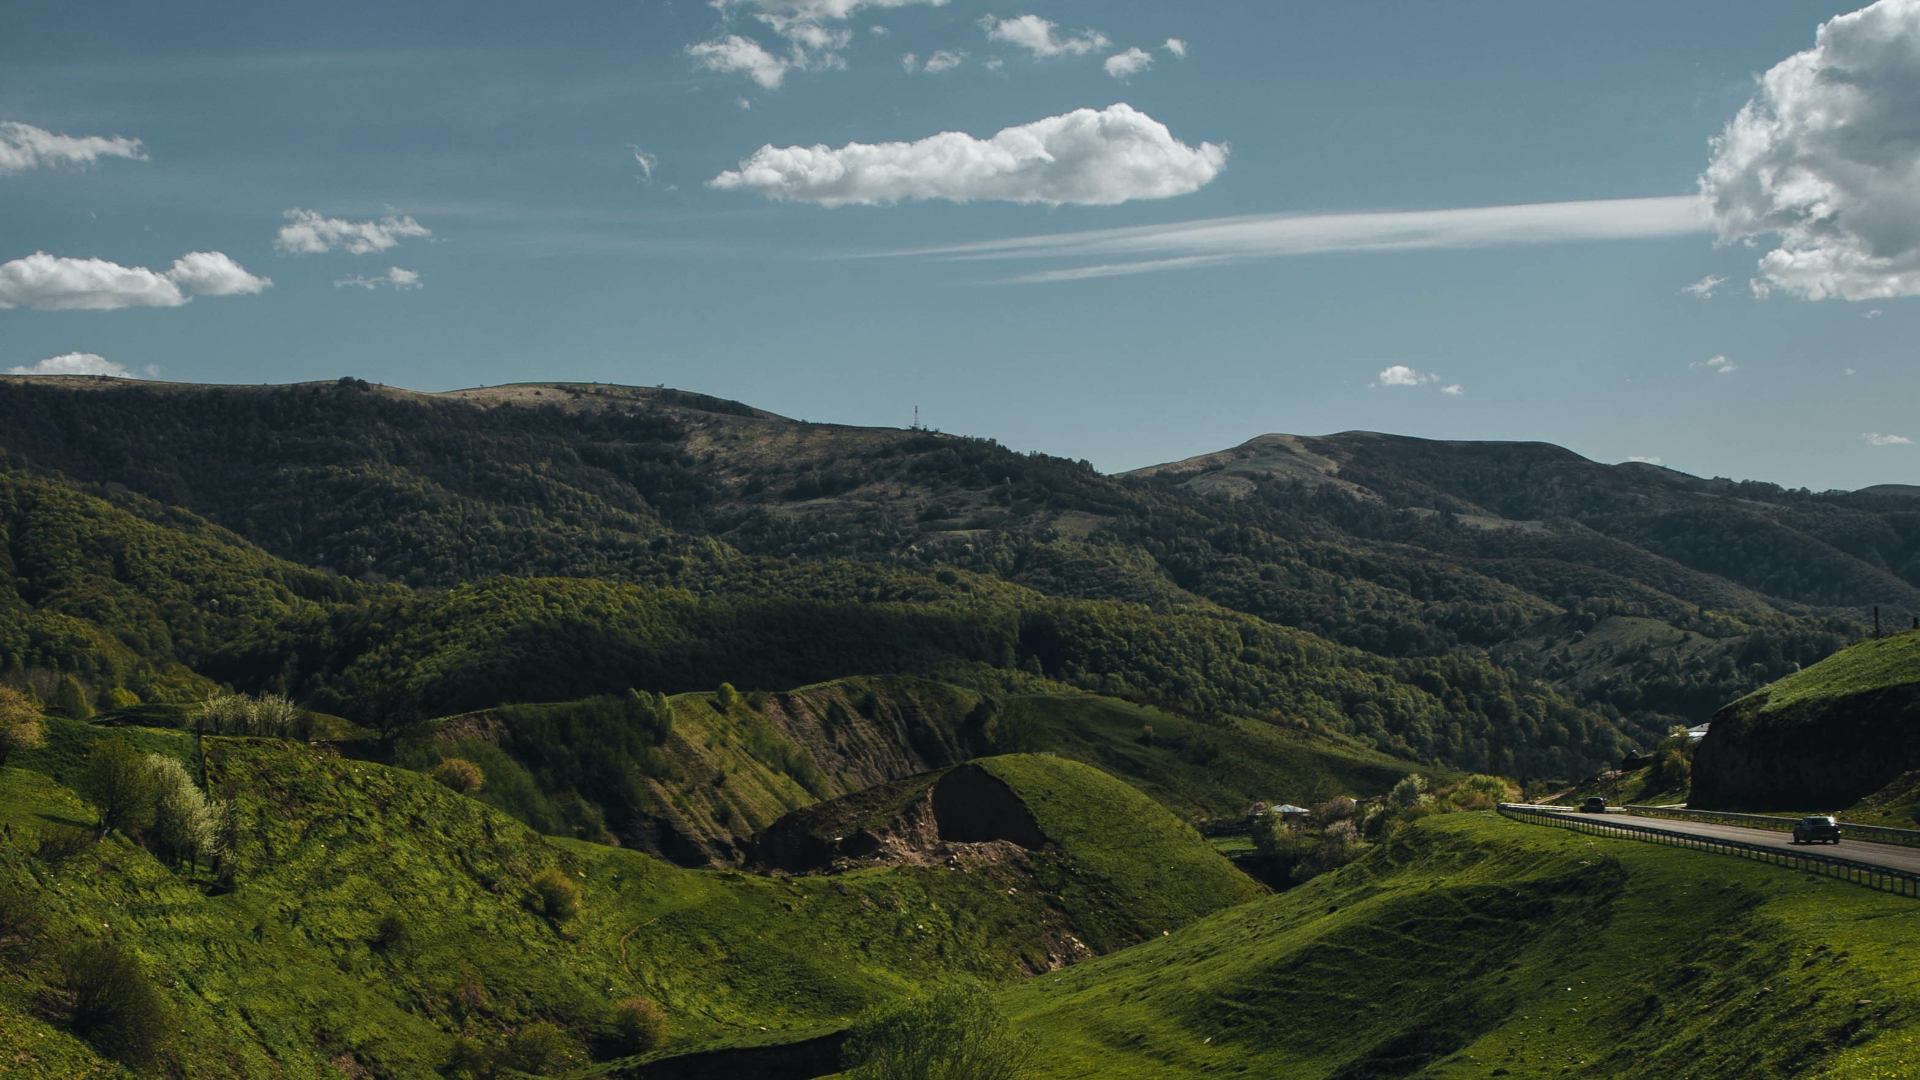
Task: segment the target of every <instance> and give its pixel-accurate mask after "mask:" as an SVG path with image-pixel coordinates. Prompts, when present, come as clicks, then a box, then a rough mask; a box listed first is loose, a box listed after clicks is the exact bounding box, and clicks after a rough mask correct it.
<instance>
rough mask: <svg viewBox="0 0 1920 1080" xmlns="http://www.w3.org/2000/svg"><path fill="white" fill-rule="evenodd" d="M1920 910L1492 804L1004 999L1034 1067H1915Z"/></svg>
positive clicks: (1378, 1071) (1342, 1071)
mask: <svg viewBox="0 0 1920 1080" xmlns="http://www.w3.org/2000/svg"><path fill="white" fill-rule="evenodd" d="M1916 918H1920V915H1917V914H1916V912H1915V909H1914V908H1913V903H1912V901H1911V900H1908V899H1903V898H1900V897H1895V896H1890V895H1886V894H1881V893H1875V892H1870V891H1868V890H1865V889H1861V888H1858V887H1856V886H1851V885H1848V884H1845V883H1842V882H1836V881H1834V880H1832V879H1828V878H1819V877H1814V876H1811V875H1804V874H1795V873H1789V872H1785V871H1782V870H1780V869H1777V868H1774V867H1768V866H1762V865H1757V864H1754V863H1749V862H1745V861H1740V860H1734V859H1725V858H1718V857H1703V856H1701V855H1699V854H1698V853H1694V852H1689V851H1684V850H1676V849H1671V848H1664V847H1657V846H1654V845H1647V844H1635V843H1631V842H1625V841H1591V840H1590V839H1589V838H1587V837H1584V836H1577V835H1573V834H1569V833H1565V832H1561V831H1558V830H1549V829H1540V828H1530V827H1528V826H1524V825H1519V824H1515V823H1511V822H1508V821H1505V820H1503V819H1500V818H1497V817H1495V816H1493V815H1491V814H1460V815H1448V816H1444V817H1435V818H1428V819H1426V820H1425V821H1423V822H1420V823H1419V824H1418V825H1416V826H1415V827H1414V828H1412V829H1410V830H1408V831H1406V832H1404V833H1402V834H1400V835H1399V837H1398V838H1396V839H1395V840H1394V841H1392V842H1390V843H1389V844H1387V845H1385V846H1383V847H1381V848H1379V849H1377V850H1376V851H1375V852H1373V854H1372V855H1370V856H1369V857H1368V858H1366V859H1364V860H1363V861H1361V862H1360V863H1357V864H1355V865H1353V866H1349V867H1347V868H1346V869H1344V870H1341V871H1339V872H1338V873H1334V874H1328V875H1325V876H1322V877H1320V878H1317V879H1315V880H1314V881H1312V882H1311V883H1309V884H1307V885H1304V886H1301V887H1299V888H1296V889H1293V890H1291V891H1289V892H1286V893H1284V894H1281V895H1278V896H1273V897H1269V898H1267V899H1263V900H1259V901H1256V902H1254V903H1251V904H1246V905H1243V906H1240V907H1236V908H1233V909H1231V910H1229V911H1226V912H1222V913H1220V914H1218V915H1214V916H1212V917H1210V918H1207V919H1204V920H1202V921H1200V922H1198V923H1195V924H1194V925H1192V926H1189V927H1187V928H1186V929H1184V930H1178V931H1175V932H1174V933H1173V934H1172V935H1171V936H1169V937H1166V938H1163V939H1161V940H1157V941H1150V942H1148V943H1146V944H1144V945H1141V946H1139V947H1137V948H1134V949H1129V950H1126V951H1125V952H1122V953H1118V954H1116V955H1113V956H1109V957H1103V958H1101V959H1099V960H1095V961H1092V962H1090V963H1087V964H1082V965H1078V966H1075V967H1073V968H1069V969H1067V970H1064V971H1061V972H1056V973H1054V974H1051V975H1047V976H1044V977H1041V978H1038V979H1034V980H1032V981H1031V982H1028V983H1025V984H1022V985H1019V986H1015V987H1012V988H1009V989H1007V990H1006V991H1004V992H1003V993H1002V995H1001V996H1002V1000H1003V1002H1004V1003H1005V1005H1006V1006H1007V1007H1008V1009H1009V1010H1010V1012H1011V1013H1012V1014H1013V1016H1014V1017H1015V1019H1016V1022H1017V1024H1018V1026H1019V1027H1020V1028H1021V1029H1022V1030H1025V1031H1027V1032H1029V1033H1031V1034H1033V1035H1034V1036H1036V1037H1037V1040H1038V1046H1039V1048H1040V1049H1039V1058H1038V1060H1037V1067H1036V1069H1035V1071H1034V1076H1035V1077H1045V1078H1062V1080H1064V1078H1068V1077H1075V1078H1090V1077H1102V1078H1112V1080H1128V1078H1134V1077H1138V1078H1142V1080H1145V1078H1156V1080H1162V1078H1164V1080H1175V1078H1179V1077H1187V1076H1192V1077H1200V1076H1206V1077H1216V1076H1239V1075H1245V1076H1288V1077H1301V1078H1303V1080H1307V1078H1314V1077H1328V1078H1334V1077H1340V1078H1350V1077H1355V1078H1357V1077H1403V1076H1422V1077H1436V1078H1438V1077H1461V1078H1465V1077H1487V1076H1513V1077H1542V1076H1555V1077H1561V1076H1565V1077H1593V1078H1602V1077H1604V1078H1609V1080H1613V1078H1622V1080H1625V1078H1635V1077H1646V1078H1649V1080H1656V1078H1657V1080H1665V1078H1669V1077H1682V1076H1742V1077H1785V1076H1821V1077H1826V1076H1832V1077H1843V1076H1844V1077H1895V1076H1903V1075H1907V1074H1908V1073H1910V1071H1911V1063H1912V1061H1913V1060H1914V1058H1913V1055H1914V1053H1915V1052H1916V1049H1917V1047H1916V1044H1915V1040H1914V1036H1913V1031H1914V1027H1915V1024H1916V1022H1917V1021H1920V983H1916V980H1915V978H1914V973H1913V970H1912V965H1911V963H1910V962H1909V960H1908V954H1907V951H1906V949H1905V946H1904V944H1903V942H1905V941H1906V939H1907V937H1908V936H1909V935H1910V934H1911V933H1912V930H1913V922H1914V920H1915V919H1916Z"/></svg>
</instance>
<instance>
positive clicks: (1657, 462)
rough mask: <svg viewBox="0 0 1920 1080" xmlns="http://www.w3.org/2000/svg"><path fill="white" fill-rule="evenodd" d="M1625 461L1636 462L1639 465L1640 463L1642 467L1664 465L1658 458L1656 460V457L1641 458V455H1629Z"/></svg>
mask: <svg viewBox="0 0 1920 1080" xmlns="http://www.w3.org/2000/svg"><path fill="white" fill-rule="evenodd" d="M1627 460H1628V461H1637V462H1639V463H1640V464H1642V465H1660V464H1664V463H1663V462H1662V461H1661V460H1660V459H1659V458H1657V457H1646V456H1643V455H1641V454H1630V455H1628V457H1627Z"/></svg>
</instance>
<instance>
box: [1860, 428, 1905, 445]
mask: <svg viewBox="0 0 1920 1080" xmlns="http://www.w3.org/2000/svg"><path fill="white" fill-rule="evenodd" d="M1860 437H1861V438H1863V439H1865V440H1867V445H1868V446H1906V445H1908V444H1910V443H1912V442H1913V440H1912V439H1909V438H1907V437H1906V436H1905V435H1882V434H1880V433H1879V432H1877V431H1869V432H1867V433H1866V434H1864V435H1862V436H1860Z"/></svg>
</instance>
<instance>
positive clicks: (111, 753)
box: [80, 739, 159, 836]
mask: <svg viewBox="0 0 1920 1080" xmlns="http://www.w3.org/2000/svg"><path fill="white" fill-rule="evenodd" d="M80 787H81V790H82V792H83V793H84V794H85V795H86V797H87V801H88V802H91V803H92V804H93V805H94V807H95V809H97V810H99V811H100V835H101V836H105V835H106V834H107V833H108V832H110V831H112V830H114V829H118V830H120V831H121V832H122V833H127V834H132V833H137V832H139V831H140V830H142V829H145V828H147V827H148V826H150V825H152V824H153V819H154V812H155V809H156V802H157V799H156V796H157V795H158V793H159V788H158V785H157V783H156V781H155V777H154V774H153V770H152V769H150V768H148V766H147V759H146V758H145V757H143V756H141V754H140V753H139V752H138V751H136V750H134V748H133V747H131V746H128V745H127V744H126V741H125V740H122V739H108V740H106V741H105V742H103V743H101V744H100V745H98V746H96V747H94V748H93V750H92V751H91V752H89V753H88V754H87V761H86V771H85V772H84V774H83V775H82V776H81V780H80Z"/></svg>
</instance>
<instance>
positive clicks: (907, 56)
mask: <svg viewBox="0 0 1920 1080" xmlns="http://www.w3.org/2000/svg"><path fill="white" fill-rule="evenodd" d="M919 64H920V58H919V57H918V56H915V55H914V54H913V53H901V54H900V66H901V67H903V68H905V69H907V74H909V75H911V74H913V72H914V69H915V68H916V67H918V66H919Z"/></svg>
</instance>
